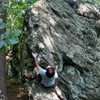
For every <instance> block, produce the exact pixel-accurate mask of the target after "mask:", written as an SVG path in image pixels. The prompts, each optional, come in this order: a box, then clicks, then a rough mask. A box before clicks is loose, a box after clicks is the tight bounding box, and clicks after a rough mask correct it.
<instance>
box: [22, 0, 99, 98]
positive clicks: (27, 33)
mask: <svg viewBox="0 0 100 100" xmlns="http://www.w3.org/2000/svg"><path fill="white" fill-rule="evenodd" d="M89 10H91V11H92V9H89ZM80 12H81V9H80ZM82 12H83V11H82ZM93 14H94V13H93ZM92 18H93V19H92ZM23 36H24V50H23V64H24V66H23V73H24V74H25V75H27V74H32V72H33V68H34V67H35V63H34V59H33V58H32V55H31V53H32V52H36V53H38V60H39V64H40V66H42V67H43V68H46V66H47V65H48V64H51V65H52V66H54V67H55V66H56V65H57V66H58V74H59V79H58V82H57V85H58V86H59V88H60V89H61V91H62V93H63V96H64V98H65V100H100V20H99V17H98V18H96V17H95V16H94V17H93V16H92V17H91V16H90V17H88V16H84V14H82V13H81V14H80V13H79V12H77V11H76V9H74V8H72V7H71V6H70V5H69V4H67V3H66V2H65V1H64V0H39V1H37V2H36V3H34V4H33V5H32V6H31V7H29V8H28V9H27V11H26V13H25V20H24V26H23ZM25 86H26V90H27V91H29V96H30V98H34V100H59V99H58V97H57V96H56V94H55V93H54V92H53V90H51V89H45V88H44V87H41V85H40V84H39V83H36V82H35V81H34V80H33V81H29V80H27V81H26V83H25ZM36 87H38V88H36ZM49 90H50V92H49ZM47 91H48V93H47ZM30 94H31V95H30ZM48 97H49V98H48ZM40 98H41V99H40Z"/></svg>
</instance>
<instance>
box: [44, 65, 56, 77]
mask: <svg viewBox="0 0 100 100" xmlns="http://www.w3.org/2000/svg"><path fill="white" fill-rule="evenodd" d="M54 74H55V70H54V68H53V67H52V66H50V65H49V66H47V69H46V75H47V76H48V77H49V78H51V77H53V76H54Z"/></svg>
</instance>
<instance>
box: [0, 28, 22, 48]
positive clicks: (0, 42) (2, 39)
mask: <svg viewBox="0 0 100 100" xmlns="http://www.w3.org/2000/svg"><path fill="white" fill-rule="evenodd" d="M20 34H21V30H19V29H16V30H15V31H14V32H10V31H6V32H5V33H3V34H2V35H1V36H0V49H3V47H9V46H11V45H13V44H17V43H18V42H19V36H20Z"/></svg>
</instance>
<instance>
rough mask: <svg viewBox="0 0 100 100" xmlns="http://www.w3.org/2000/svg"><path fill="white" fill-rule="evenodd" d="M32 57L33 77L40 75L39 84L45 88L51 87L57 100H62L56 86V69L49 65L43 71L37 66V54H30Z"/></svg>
mask: <svg viewBox="0 0 100 100" xmlns="http://www.w3.org/2000/svg"><path fill="white" fill-rule="evenodd" d="M32 55H33V57H34V59H35V63H36V67H35V68H34V71H33V77H38V76H39V75H40V76H41V82H40V83H41V84H42V85H44V86H45V87H52V88H53V89H54V90H55V92H56V94H57V96H58V98H59V99H60V100H64V98H63V96H62V93H61V91H60V89H59V88H58V86H57V85H56V78H58V74H57V67H56V69H54V68H53V67H52V66H50V65H49V66H47V68H46V69H43V68H42V67H40V66H39V63H38V60H37V54H35V53H32Z"/></svg>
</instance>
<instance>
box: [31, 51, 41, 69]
mask: <svg viewBox="0 0 100 100" xmlns="http://www.w3.org/2000/svg"><path fill="white" fill-rule="evenodd" d="M32 55H33V57H34V59H35V64H36V68H37V70H39V69H40V66H39V63H38V60H37V54H34V53H32Z"/></svg>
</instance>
